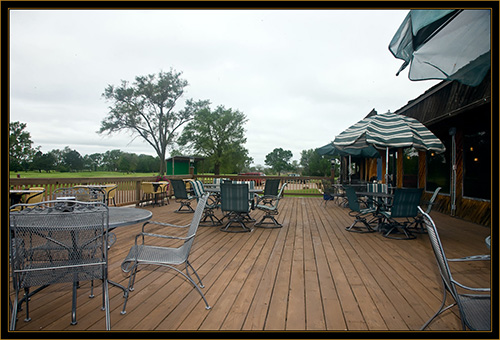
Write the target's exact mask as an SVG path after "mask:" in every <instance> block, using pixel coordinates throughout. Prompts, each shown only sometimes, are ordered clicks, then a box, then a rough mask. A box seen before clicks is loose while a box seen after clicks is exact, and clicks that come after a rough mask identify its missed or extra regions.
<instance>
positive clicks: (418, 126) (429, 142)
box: [333, 112, 446, 153]
mask: <svg viewBox="0 0 500 340" xmlns="http://www.w3.org/2000/svg"><path fill="white" fill-rule="evenodd" d="M333 144H334V146H335V147H337V148H341V149H342V148H346V147H356V146H359V147H361V146H363V145H365V146H367V145H372V146H374V147H376V148H407V147H414V148H415V149H417V150H432V151H436V152H438V153H440V152H444V151H445V150H446V148H445V146H444V145H443V143H442V142H441V141H440V140H439V139H438V138H437V137H436V136H435V135H434V134H433V133H432V132H431V131H430V130H429V129H427V127H425V126H424V125H423V124H422V123H420V122H419V121H418V120H416V119H414V118H411V117H407V116H404V115H399V114H395V113H391V112H387V113H384V114H380V115H374V116H370V117H367V118H364V119H362V120H360V121H359V122H357V123H356V124H354V125H352V126H351V127H349V128H348V129H346V130H344V131H343V132H342V133H340V134H339V135H338V136H337V137H335V140H334V141H333Z"/></svg>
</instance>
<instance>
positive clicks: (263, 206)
mask: <svg viewBox="0 0 500 340" xmlns="http://www.w3.org/2000/svg"><path fill="white" fill-rule="evenodd" d="M287 184H288V183H286V182H285V183H284V184H283V185H282V186H281V189H280V191H279V193H278V194H277V195H276V196H274V197H273V196H271V195H264V196H263V197H262V198H260V199H259V200H257V204H256V205H255V207H256V208H257V209H259V210H262V211H264V216H262V219H261V220H260V221H259V222H257V223H255V226H256V227H260V228H281V227H283V225H282V224H281V223H278V221H276V219H275V218H274V216H276V215H278V214H279V211H278V203H279V201H280V200H281V199H282V198H283V191H284V190H285V187H286V186H287ZM266 219H270V220H271V222H264V221H265V220H266Z"/></svg>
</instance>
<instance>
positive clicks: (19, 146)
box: [9, 122, 40, 171]
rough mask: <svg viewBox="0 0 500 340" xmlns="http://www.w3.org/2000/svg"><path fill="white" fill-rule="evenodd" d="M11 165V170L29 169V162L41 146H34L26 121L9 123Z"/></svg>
mask: <svg viewBox="0 0 500 340" xmlns="http://www.w3.org/2000/svg"><path fill="white" fill-rule="evenodd" d="M9 129H10V134H9V165H10V170H11V171H19V170H22V169H23V168H24V170H27V166H28V163H29V162H31V161H32V160H33V156H34V155H35V154H36V152H38V151H39V149H40V147H36V148H33V147H32V145H33V141H32V140H31V135H30V133H29V132H28V131H26V130H25V129H26V123H21V122H11V123H9Z"/></svg>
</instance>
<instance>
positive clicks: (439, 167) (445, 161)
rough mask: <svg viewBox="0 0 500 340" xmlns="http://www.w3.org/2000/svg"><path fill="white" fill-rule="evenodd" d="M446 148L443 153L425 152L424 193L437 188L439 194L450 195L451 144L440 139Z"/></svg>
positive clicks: (446, 140)
mask: <svg viewBox="0 0 500 340" xmlns="http://www.w3.org/2000/svg"><path fill="white" fill-rule="evenodd" d="M440 139H441V142H443V144H444V146H445V147H446V151H445V152H443V153H440V154H438V153H436V152H433V151H429V152H427V157H426V158H427V180H426V185H425V190H426V191H434V190H436V188H437V187H441V188H442V189H441V193H445V194H449V193H450V180H451V179H450V178H451V173H450V171H451V145H450V144H451V143H450V140H449V138H447V139H444V138H440Z"/></svg>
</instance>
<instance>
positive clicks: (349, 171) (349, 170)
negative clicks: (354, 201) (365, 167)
mask: <svg viewBox="0 0 500 340" xmlns="http://www.w3.org/2000/svg"><path fill="white" fill-rule="evenodd" d="M348 173H349V184H351V155H349V169H348Z"/></svg>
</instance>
